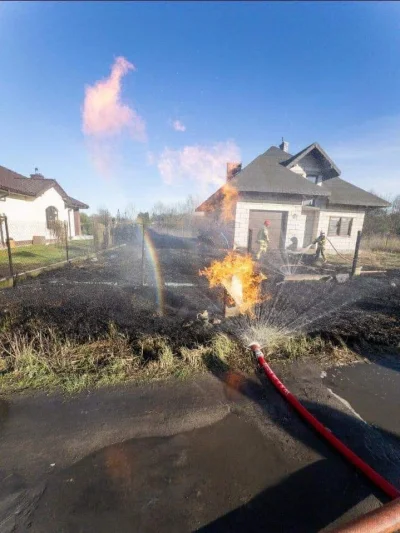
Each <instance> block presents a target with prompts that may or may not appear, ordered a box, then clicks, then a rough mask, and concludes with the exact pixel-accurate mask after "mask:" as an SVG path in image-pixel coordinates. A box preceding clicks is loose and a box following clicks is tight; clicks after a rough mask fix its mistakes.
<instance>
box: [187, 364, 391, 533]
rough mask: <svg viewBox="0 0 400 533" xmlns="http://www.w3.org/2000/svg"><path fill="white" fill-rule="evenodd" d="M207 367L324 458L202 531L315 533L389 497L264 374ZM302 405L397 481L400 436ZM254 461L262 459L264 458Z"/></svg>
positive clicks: (306, 403)
mask: <svg viewBox="0 0 400 533" xmlns="http://www.w3.org/2000/svg"><path fill="white" fill-rule="evenodd" d="M209 369H210V371H212V373H213V374H214V375H215V376H216V377H218V379H220V380H221V381H222V383H223V384H224V387H225V393H226V394H227V395H228V396H231V395H232V394H237V393H241V394H243V395H245V396H247V397H248V398H250V399H251V400H252V401H254V402H255V403H257V404H258V405H259V406H260V407H261V408H262V410H263V412H264V413H265V415H266V416H267V417H268V418H269V419H270V420H272V421H273V423H274V424H276V425H278V426H279V427H281V428H283V429H284V430H285V431H286V432H287V433H288V434H290V435H291V436H292V437H294V438H295V439H296V440H299V441H301V442H302V443H303V444H304V445H306V446H307V447H310V448H312V449H314V450H315V451H317V452H318V453H319V454H320V455H322V457H324V458H323V459H320V460H318V461H316V462H315V463H312V464H309V465H307V466H305V467H304V468H302V469H300V470H298V471H297V472H295V473H293V474H291V475H289V476H288V477H286V478H285V479H283V480H282V481H281V482H280V483H279V484H277V485H275V486H273V487H269V488H267V489H266V490H264V491H262V492H261V493H259V494H258V495H257V496H256V497H254V498H253V499H251V500H250V501H249V502H247V503H245V504H244V505H242V506H240V507H238V508H236V509H235V510H233V511H231V512H229V513H227V514H225V515H223V516H221V517H220V518H218V519H217V520H215V521H213V522H211V523H209V524H208V525H206V526H203V527H201V528H199V529H198V530H197V531H198V532H201V533H209V532H210V533H211V532H214V531H215V532H217V531H218V532H220V531H229V532H238V533H239V532H242V531H249V532H256V531H257V532H260V531H273V532H275V531H283V532H296V533H298V532H303V531H304V532H317V531H320V530H321V529H323V528H325V527H327V526H329V525H330V524H332V523H333V522H334V521H335V520H337V519H338V518H340V517H341V516H342V515H343V514H345V513H346V512H348V511H350V510H351V509H352V508H353V507H355V506H356V505H357V504H359V503H360V502H362V501H363V500H365V499H366V498H367V497H368V496H369V495H371V494H373V495H374V496H375V497H376V498H378V499H379V500H380V501H381V502H382V503H385V502H387V501H389V499H388V498H387V497H386V496H385V495H384V494H383V493H381V492H380V491H379V490H378V489H376V488H375V487H374V486H373V485H372V484H371V483H370V482H369V481H368V480H367V479H366V478H365V477H364V476H363V475H362V474H361V473H359V472H358V471H357V470H356V469H355V468H354V467H352V466H351V465H350V464H349V463H348V462H347V461H345V460H344V459H343V458H342V457H341V456H340V455H339V454H338V453H337V452H335V451H334V450H333V449H332V448H331V447H330V446H329V445H328V444H327V443H326V442H325V441H323V439H322V438H321V437H319V436H317V434H316V433H315V432H314V430H313V429H312V428H310V427H309V426H308V425H306V423H305V422H303V421H302V420H301V419H300V417H299V415H297V413H296V412H295V411H294V410H293V409H292V408H291V407H290V406H289V405H288V404H287V403H286V402H285V401H284V400H283V398H282V397H281V396H280V395H279V393H278V392H277V391H276V390H275V389H274V387H273V385H272V384H271V383H270V382H269V380H268V379H267V378H266V377H265V376H264V375H263V374H262V375H261V373H260V379H261V383H260V384H258V383H257V382H256V381H255V380H251V379H249V378H247V377H246V376H244V375H242V374H240V373H238V372H232V371H231V370H229V369H228V367H227V366H226V365H221V364H220V365H219V368H218V369H216V367H215V365H213V364H212V361H210V364H209ZM232 389H233V390H234V392H233V391H232ZM271 400H272V401H271ZM302 403H303V405H304V406H305V407H306V408H307V409H308V410H309V411H310V412H311V413H312V414H313V415H314V416H316V418H317V419H318V420H319V421H320V422H322V423H323V424H324V425H325V426H326V427H328V428H329V429H331V430H332V432H333V433H334V434H335V435H336V436H337V437H339V438H340V439H341V440H342V441H343V442H344V443H345V444H347V445H348V446H349V447H350V448H351V449H352V450H353V451H354V452H355V453H356V454H358V455H359V456H360V457H361V458H362V459H363V460H364V461H366V462H367V463H368V464H369V465H370V466H372V467H373V468H375V469H376V470H377V471H378V472H379V473H380V474H382V475H383V476H384V477H386V479H388V480H389V481H391V482H392V483H393V484H396V481H397V480H398V479H399V467H398V466H397V469H396V468H395V465H399V464H400V439H399V438H398V437H397V436H396V435H394V434H393V433H391V432H388V431H384V430H382V429H379V428H376V427H371V426H369V425H368V424H366V423H365V422H363V421H362V420H360V419H357V418H356V417H353V416H349V415H347V414H345V413H343V412H341V411H339V410H336V409H334V408H332V407H330V406H327V405H323V404H319V403H316V402H312V401H302ZM255 460H257V461H260V462H262V461H263V458H262V457H258V458H256V459H255Z"/></svg>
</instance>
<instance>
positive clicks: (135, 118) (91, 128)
mask: <svg viewBox="0 0 400 533" xmlns="http://www.w3.org/2000/svg"><path fill="white" fill-rule="evenodd" d="M130 70H133V71H135V70H136V68H135V66H134V65H132V63H130V62H129V61H128V60H127V59H125V58H124V57H117V58H116V60H115V62H114V64H113V66H112V67H111V74H110V76H109V77H108V78H105V79H103V80H100V81H97V82H96V83H95V84H94V85H89V86H87V87H86V89H85V100H84V103H83V110H82V120H83V133H84V134H85V135H88V136H94V137H99V138H102V137H113V136H115V135H117V134H119V133H120V132H122V131H123V130H124V129H125V128H126V129H127V130H128V131H129V133H130V134H131V135H132V137H133V138H134V139H136V140H138V141H145V140H146V125H145V122H144V120H143V119H142V117H140V116H139V115H138V113H137V112H136V111H135V110H134V109H132V108H131V107H129V105H127V104H123V103H122V102H121V80H122V78H123V77H124V76H125V75H126V74H127V73H128V72H129V71H130Z"/></svg>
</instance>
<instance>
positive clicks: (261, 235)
mask: <svg viewBox="0 0 400 533" xmlns="http://www.w3.org/2000/svg"><path fill="white" fill-rule="evenodd" d="M270 225H271V223H270V221H269V220H265V221H264V226H263V227H262V228H261V229H260V231H259V232H258V234H257V242H258V244H259V249H258V252H257V256H256V257H257V261H259V260H260V259H261V256H262V255H264V254H265V253H266V252H267V250H268V244H269V235H268V227H269V226H270Z"/></svg>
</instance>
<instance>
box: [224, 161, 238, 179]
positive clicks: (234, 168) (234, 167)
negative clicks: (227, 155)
mask: <svg viewBox="0 0 400 533" xmlns="http://www.w3.org/2000/svg"><path fill="white" fill-rule="evenodd" d="M241 170H242V163H227V164H226V181H230V180H231V179H232V178H233V177H234V176H236V174H237V173H238V172H240V171H241Z"/></svg>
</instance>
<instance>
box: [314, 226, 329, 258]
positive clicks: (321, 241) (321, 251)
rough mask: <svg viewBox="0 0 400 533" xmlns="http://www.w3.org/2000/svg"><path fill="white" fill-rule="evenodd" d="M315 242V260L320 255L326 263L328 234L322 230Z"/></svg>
mask: <svg viewBox="0 0 400 533" xmlns="http://www.w3.org/2000/svg"><path fill="white" fill-rule="evenodd" d="M313 244H316V245H317V251H316V252H315V260H316V261H318V259H319V256H321V257H322V260H323V262H324V263H325V262H326V257H325V246H326V236H325V232H324V231H321V233H320V234H319V237H317V238H316V239H315V241H314V242H313Z"/></svg>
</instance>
